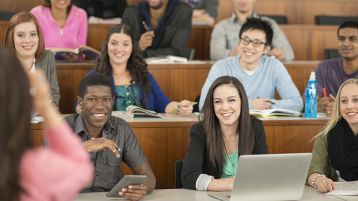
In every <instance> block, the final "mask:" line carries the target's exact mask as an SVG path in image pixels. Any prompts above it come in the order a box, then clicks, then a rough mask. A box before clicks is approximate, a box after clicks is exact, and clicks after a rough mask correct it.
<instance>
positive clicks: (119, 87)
mask: <svg viewBox="0 0 358 201" xmlns="http://www.w3.org/2000/svg"><path fill="white" fill-rule="evenodd" d="M147 66H148V65H147V63H146V62H145V60H144V59H143V57H142V55H141V53H140V51H139V48H138V46H137V44H136V43H135V41H134V40H133V31H132V29H131V28H130V27H129V26H128V25H126V24H119V25H115V26H113V27H112V28H110V29H109V30H108V32H107V34H106V38H105V40H104V43H103V47H102V51H101V54H100V57H99V59H98V61H97V64H96V68H95V71H96V72H99V73H101V74H104V75H106V76H107V77H108V79H109V80H110V81H111V82H112V85H113V91H114V92H115V101H114V110H117V111H125V109H126V108H127V106H129V105H135V106H138V107H143V108H145V109H148V110H153V111H156V112H160V113H165V112H166V113H171V112H173V111H174V112H175V111H176V112H177V113H181V114H191V113H192V111H193V106H192V105H191V103H190V102H189V101H187V100H182V101H181V102H176V101H170V100H169V99H168V98H167V97H166V96H165V95H164V93H163V92H162V90H161V89H160V86H159V85H158V83H157V81H156V80H155V78H154V77H153V75H152V74H151V73H149V72H148V69H147Z"/></svg>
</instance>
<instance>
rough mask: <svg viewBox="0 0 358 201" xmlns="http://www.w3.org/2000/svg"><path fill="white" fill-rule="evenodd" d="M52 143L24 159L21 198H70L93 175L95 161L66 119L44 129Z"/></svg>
mask: <svg viewBox="0 0 358 201" xmlns="http://www.w3.org/2000/svg"><path fill="white" fill-rule="evenodd" d="M43 135H44V138H45V139H46V140H47V143H48V147H46V148H44V147H38V148H34V149H31V150H28V151H26V152H25V154H24V155H23V157H22V159H21V167H20V174H21V176H20V178H21V181H20V183H21V186H22V187H23V188H24V189H25V191H26V192H27V193H22V194H21V196H20V200H21V201H69V200H73V199H74V198H75V196H76V194H77V193H78V192H79V191H80V190H82V188H83V187H85V185H88V184H89V183H90V182H91V180H92V178H93V165H92V163H91V161H90V158H89V154H88V153H87V152H86V151H85V150H84V148H83V145H82V142H81V140H80V139H79V138H78V137H77V136H76V135H75V134H74V133H73V132H72V130H71V129H70V128H69V126H68V125H67V124H66V123H65V122H61V124H60V125H58V126H57V127H56V128H51V129H47V130H45V131H44V134H43Z"/></svg>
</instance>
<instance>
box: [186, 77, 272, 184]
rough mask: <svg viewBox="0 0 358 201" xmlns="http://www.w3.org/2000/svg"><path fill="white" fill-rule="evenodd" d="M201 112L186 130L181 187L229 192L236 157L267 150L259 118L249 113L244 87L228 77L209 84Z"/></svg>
mask: <svg viewBox="0 0 358 201" xmlns="http://www.w3.org/2000/svg"><path fill="white" fill-rule="evenodd" d="M202 112H203V119H202V121H201V122H199V123H197V124H194V125H193V126H192V128H191V129H190V144H189V148H188V151H187V153H186V156H185V158H184V164H183V170H182V183H183V186H184V188H188V189H196V190H210V191H230V190H232V187H233V184H234V177H235V175H236V169H237V162H238V157H239V156H240V155H243V154H245V155H246V154H266V153H267V152H268V151H267V145H266V136H265V130H264V127H263V125H262V122H261V121H260V120H258V119H256V118H255V117H252V116H250V114H249V106H248V101H247V97H246V93H245V90H244V87H243V86H242V84H241V83H240V81H238V80H237V79H236V78H234V77H230V76H223V77H219V78H217V79H216V80H215V81H214V83H213V84H212V85H211V86H210V89H209V92H208V95H207V96H206V99H205V103H204V107H203V110H202ZM262 170H263V171H264V167H263V169H262Z"/></svg>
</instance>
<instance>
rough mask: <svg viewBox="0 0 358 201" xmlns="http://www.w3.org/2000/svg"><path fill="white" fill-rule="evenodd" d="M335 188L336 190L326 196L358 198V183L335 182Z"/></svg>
mask: <svg viewBox="0 0 358 201" xmlns="http://www.w3.org/2000/svg"><path fill="white" fill-rule="evenodd" d="M334 188H335V190H333V191H331V192H328V193H326V194H327V195H335V196H344V195H346V196H353V195H354V196H358V181H350V182H334ZM357 200H358V197H357Z"/></svg>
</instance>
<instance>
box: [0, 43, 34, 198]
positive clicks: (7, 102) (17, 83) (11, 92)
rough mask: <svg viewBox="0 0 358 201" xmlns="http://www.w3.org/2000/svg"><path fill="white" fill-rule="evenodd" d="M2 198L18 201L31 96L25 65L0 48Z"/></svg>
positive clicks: (28, 145)
mask: <svg viewBox="0 0 358 201" xmlns="http://www.w3.org/2000/svg"><path fill="white" fill-rule="evenodd" d="M0 61H1V64H0V65H1V66H0V97H1V98H0V111H1V112H0V159H1V162H0V192H1V193H0V200H11V201H17V200H19V198H20V193H26V192H25V189H22V187H21V186H20V165H21V158H22V156H23V154H24V152H25V151H26V150H28V149H30V148H31V147H32V146H33V143H32V139H31V132H32V131H31V124H30V120H31V111H32V98H31V95H30V92H29V90H30V84H29V81H28V78H27V75H26V73H25V71H24V68H23V67H22V66H21V64H20V62H19V61H18V59H17V58H16V57H15V55H13V54H12V53H11V52H9V50H7V49H5V48H0Z"/></svg>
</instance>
